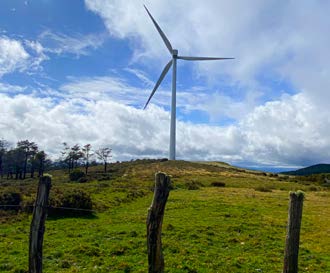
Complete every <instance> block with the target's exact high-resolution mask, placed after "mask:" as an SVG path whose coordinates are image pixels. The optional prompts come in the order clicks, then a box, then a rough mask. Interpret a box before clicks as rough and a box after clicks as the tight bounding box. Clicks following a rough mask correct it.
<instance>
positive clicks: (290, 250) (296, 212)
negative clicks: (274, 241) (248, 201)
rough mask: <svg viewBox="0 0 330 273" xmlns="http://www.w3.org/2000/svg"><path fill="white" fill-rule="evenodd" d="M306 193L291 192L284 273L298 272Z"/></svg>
mask: <svg viewBox="0 0 330 273" xmlns="http://www.w3.org/2000/svg"><path fill="white" fill-rule="evenodd" d="M303 201H304V193H303V192H302V191H297V192H290V205H289V215H288V226H287V234H286V240H285V253H284V267H283V273H297V272H298V252H299V237H300V226H301V217H302V209H303Z"/></svg>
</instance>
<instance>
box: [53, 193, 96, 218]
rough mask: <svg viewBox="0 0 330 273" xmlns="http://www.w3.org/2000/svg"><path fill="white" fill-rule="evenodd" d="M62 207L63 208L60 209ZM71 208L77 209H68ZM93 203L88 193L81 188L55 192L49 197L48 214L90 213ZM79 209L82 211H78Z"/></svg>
mask: <svg viewBox="0 0 330 273" xmlns="http://www.w3.org/2000/svg"><path fill="white" fill-rule="evenodd" d="M61 208H63V209H61ZM70 208H72V209H78V210H77V211H75V210H70ZM92 208H93V203H92V199H91V197H90V195H89V194H88V193H87V192H85V191H82V190H73V191H68V192H65V193H62V192H57V193H56V194H55V196H51V198H50V210H49V214H50V215H82V214H90V213H91V211H83V210H92ZM79 209H81V210H82V211H79Z"/></svg>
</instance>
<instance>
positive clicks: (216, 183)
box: [211, 181, 226, 187]
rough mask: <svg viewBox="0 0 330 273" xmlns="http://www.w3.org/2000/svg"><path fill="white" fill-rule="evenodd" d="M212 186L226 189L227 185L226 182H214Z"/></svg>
mask: <svg viewBox="0 0 330 273" xmlns="http://www.w3.org/2000/svg"><path fill="white" fill-rule="evenodd" d="M211 186H212V187H225V186H226V183H224V182H218V181H217V182H212V183H211Z"/></svg>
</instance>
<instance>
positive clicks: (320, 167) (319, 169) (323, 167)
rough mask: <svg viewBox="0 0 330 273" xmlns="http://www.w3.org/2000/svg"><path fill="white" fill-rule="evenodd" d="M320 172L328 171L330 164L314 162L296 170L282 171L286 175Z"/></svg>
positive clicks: (329, 170)
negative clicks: (314, 163)
mask: <svg viewBox="0 0 330 273" xmlns="http://www.w3.org/2000/svg"><path fill="white" fill-rule="evenodd" d="M321 173H330V164H316V165H313V166H309V167H306V168H302V169H298V170H296V171H289V172H282V174H286V175H313V174H321Z"/></svg>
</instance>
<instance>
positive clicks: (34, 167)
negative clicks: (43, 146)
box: [0, 139, 50, 179]
mask: <svg viewBox="0 0 330 273" xmlns="http://www.w3.org/2000/svg"><path fill="white" fill-rule="evenodd" d="M49 164H50V160H49V159H48V158H47V155H46V153H45V152H44V151H42V150H39V148H38V145H37V144H36V143H34V142H30V141H28V140H22V141H18V142H17V144H16V147H11V146H10V144H9V142H8V141H6V140H4V139H0V176H1V178H3V176H4V174H7V178H14V177H15V179H25V178H26V176H27V173H30V177H31V178H33V177H34V175H35V173H38V176H41V175H43V173H44V170H45V167H46V166H47V165H49Z"/></svg>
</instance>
